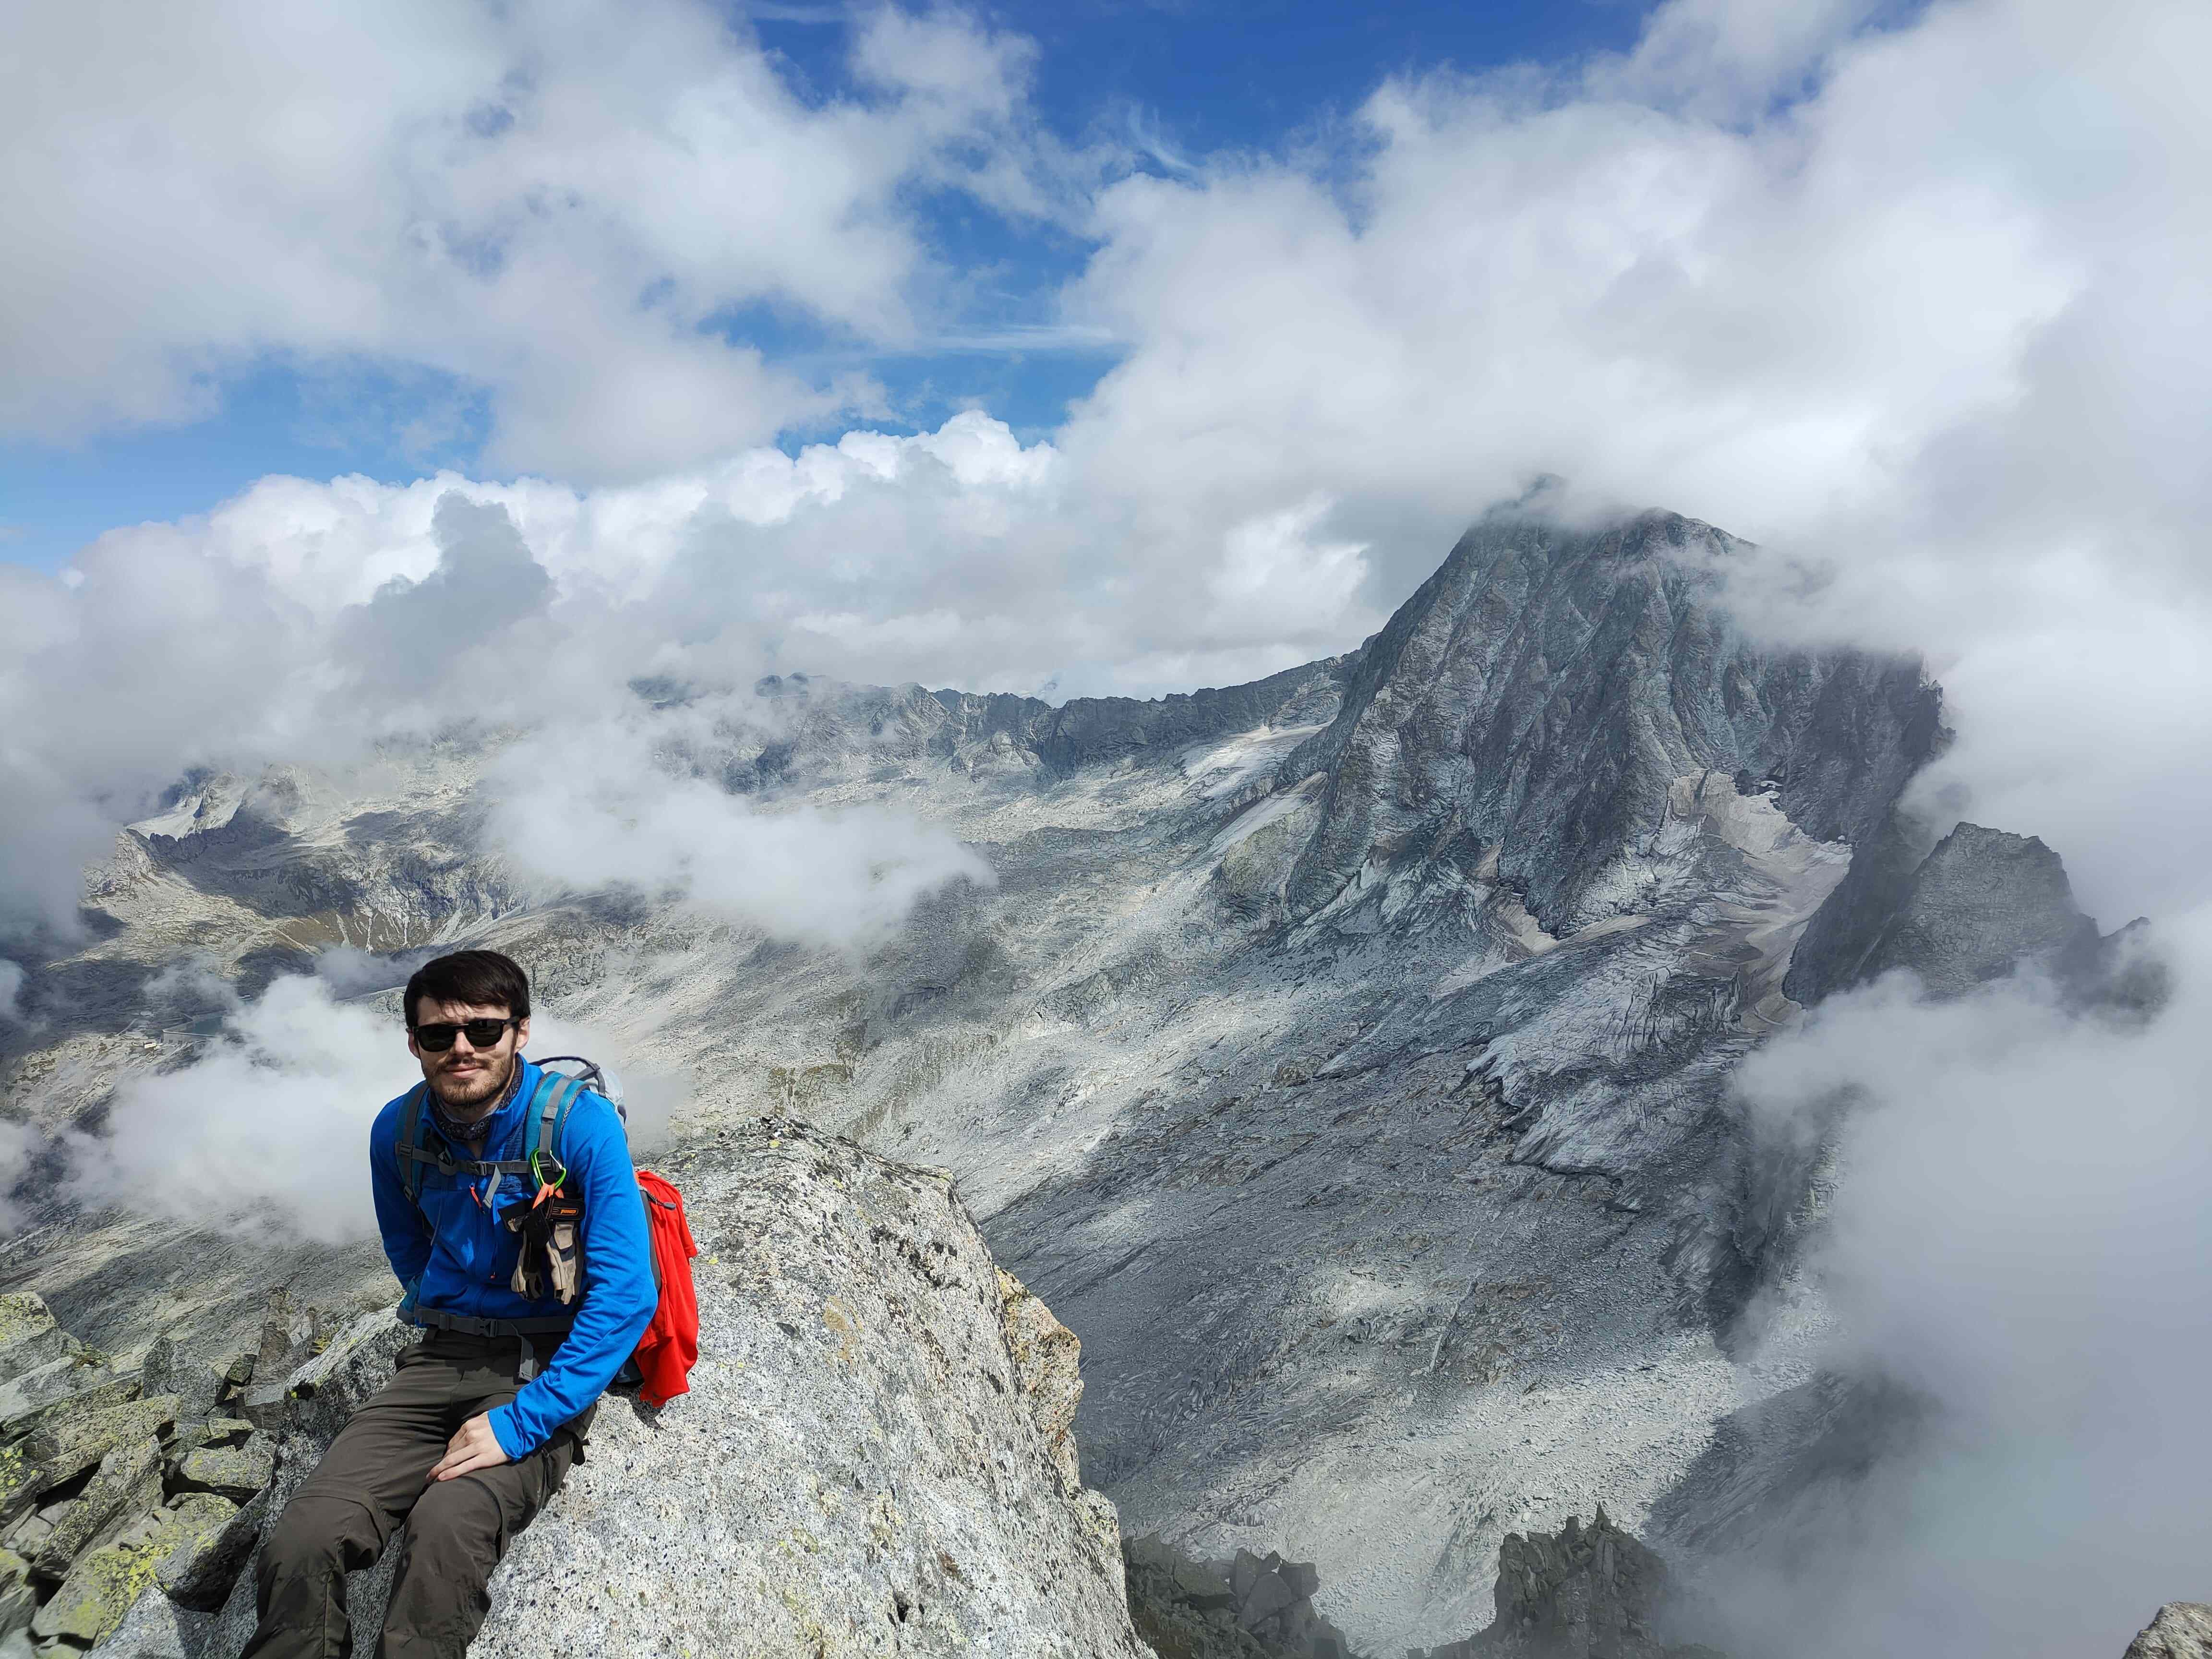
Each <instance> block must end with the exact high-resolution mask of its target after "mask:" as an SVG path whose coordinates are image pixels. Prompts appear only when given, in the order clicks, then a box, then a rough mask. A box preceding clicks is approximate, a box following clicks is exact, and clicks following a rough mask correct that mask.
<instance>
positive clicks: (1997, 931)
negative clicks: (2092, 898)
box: [1807, 823, 2099, 1000]
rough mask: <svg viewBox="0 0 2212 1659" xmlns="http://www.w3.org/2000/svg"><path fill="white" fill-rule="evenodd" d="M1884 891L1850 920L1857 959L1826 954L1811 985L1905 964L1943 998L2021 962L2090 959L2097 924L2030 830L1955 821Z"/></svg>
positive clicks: (2082, 972)
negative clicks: (1874, 911)
mask: <svg viewBox="0 0 2212 1659" xmlns="http://www.w3.org/2000/svg"><path fill="white" fill-rule="evenodd" d="M1863 902H1869V903H1872V904H1875V905H1880V904H1881V898H1880V897H1877V896H1872V895H1869V896H1868V898H1867V899H1866V900H1864V901H1863ZM1853 932H1854V933H1856V934H1863V935H1864V938H1863V949H1861V950H1860V951H1858V953H1857V958H1856V960H1852V959H1850V957H1848V956H1844V955H1839V956H1838V957H1836V958H1835V959H1833V960H1831V961H1829V962H1828V963H1826V965H1825V966H1824V968H1823V969H1822V971H1821V975H1820V981H1821V983H1820V989H1822V990H1824V991H1825V990H1830V989H1841V988H1843V987H1846V986H1849V985H1853V984H1858V983H1862V982H1863V981H1868V980H1872V979H1875V978H1877V977H1879V976H1880V975H1883V974H1886V973H1889V972H1892V971H1893V970H1896V969H1908V970H1910V971H1911V972H1912V973H1914V974H1917V975H1918V976H1919V978H1920V981H1921V983H1922V984H1923V986H1925V987H1926V988H1927V990H1928V993H1929V995H1931V996H1934V997H1936V998H1938V999H1939V1000H1948V999H1950V998H1952V997H1957V996H1962V995H1964V994H1966V993H1967V992H1968V991H1971V990H1972V989H1973V988H1974V987H1976V986H1978V985H1981V984H1984V983H1985V982H1987V981H1990V980H1993V979H2002V978H2003V977H2004V976H2005V975H2008V974H2010V973H2012V972H2014V971H2015V969H2019V968H2021V967H2039V968H2041V969H2044V970H2045V971H2047V972H2049V973H2051V974H2052V975H2054V976H2056V977H2058V978H2060V979H2063V980H2080V979H2083V978H2086V977H2087V975H2090V974H2091V973H2093V971H2094V970H2095V969H2096V967H2097V964H2098V959H2099V950H2098V944H2099V941H2098V938H2097V926H2096V924H2095V923H2094V922H2093V921H2090V920H2089V918H2088V917H2087V916H2086V915H2082V914H2081V909H2080V908H2079V907H2077V906H2076V905H2075V902H2074V890H2073V888H2072V886H2071V884H2069V882H2068V881H2067V879H2066V867H2065V866H2064V865H2063V864H2062V863H2061V862H2060V861H2059V858H2058V854H2056V853H2054V852H2052V851H2051V848H2048V847H2046V846H2045V845H2044V844H2043V843H2042V842H2040V841H2038V840H2037V839H2036V838H2035V837H2034V836H2015V835H2008V834H2007V833H2006V832H2005V831H2003V830H2002V829H1984V828H1983V827H1982V826H1981V825H1979V824H1977V823H1961V824H1960V825H1959V826H1958V827H1957V828H1956V829H1953V830H1952V831H1951V833H1950V834H1949V835H1948V836H1945V837H1944V838H1943V839H1942V841H1941V842H1937V843H1936V848H1935V850H1934V851H1932V852H1930V853H1929V854H1928V856H1927V858H1926V859H1925V860H1923V861H1922V862H1921V863H1920V864H1919V865H1918V866H1917V867H1916V868H1915V869H1914V870H1913V871H1912V872H1911V874H1910V876H1908V877H1906V878H1905V879H1904V880H1903V881H1902V882H1900V883H1899V884H1896V887H1895V890H1894V891H1893V893H1892V894H1890V895H1887V914H1886V915H1880V916H1879V917H1878V918H1876V919H1874V921H1873V923H1872V925H1871V926H1865V925H1862V926H1861V927H1857V928H1856V929H1854V930H1853ZM1853 942H1857V941H1856V940H1854V941H1853ZM1835 948H1836V950H1837V951H1838V952H1842V951H1847V950H1848V949H1849V946H1848V945H1845V944H1843V943H1841V942H1839V943H1838V945H1837V946H1836V947H1835ZM1807 971H1808V974H1809V973H1810V971H1811V969H1809V968H1808V970H1807Z"/></svg>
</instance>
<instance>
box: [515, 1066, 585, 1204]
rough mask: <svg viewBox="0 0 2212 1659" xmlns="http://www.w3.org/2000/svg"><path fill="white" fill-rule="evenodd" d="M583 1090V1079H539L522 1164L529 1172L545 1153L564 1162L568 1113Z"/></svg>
mask: <svg viewBox="0 0 2212 1659" xmlns="http://www.w3.org/2000/svg"><path fill="white" fill-rule="evenodd" d="M583 1091H584V1085H583V1080H582V1079H580V1078H573V1077H568V1076H564V1075H563V1074H562V1073H559V1072H547V1073H544V1074H543V1075H542V1076H541V1077H540V1078H539V1079H538V1092H537V1093H536V1094H535V1095H533V1096H532V1097H531V1101H530V1115H529V1118H528V1120H527V1121H526V1125H525V1127H524V1129H523V1132H522V1162H523V1165H524V1167H525V1168H526V1169H527V1168H528V1167H529V1166H530V1165H531V1164H533V1163H535V1162H536V1161H537V1157H538V1152H540V1151H541V1150H543V1151H544V1152H546V1153H547V1154H549V1155H550V1157H551V1158H554V1159H555V1160H556V1162H558V1161H560V1159H561V1131H562V1129H564V1128H566V1127H568V1113H569V1111H570V1109H572V1108H573V1107H574V1105H575V1103H576V1097H577V1096H578V1095H580V1094H581V1093H582V1092H583ZM567 1167H568V1165H567V1164H566V1163H562V1168H563V1169H566V1168H567ZM535 1178H536V1177H535V1176H534V1175H533V1176H532V1179H535Z"/></svg>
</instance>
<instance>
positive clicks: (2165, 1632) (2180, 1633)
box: [2124, 1601, 2212, 1659]
mask: <svg viewBox="0 0 2212 1659" xmlns="http://www.w3.org/2000/svg"><path fill="white" fill-rule="evenodd" d="M2124 1659H2212V1606H2207V1605H2206V1604H2205V1603H2203V1602H2202V1601H2168V1602H2167V1603H2166V1605H2165V1606H2164V1607H2160V1609H2159V1610H2158V1617H2157V1618H2155V1619H2154V1620H2151V1621H2150V1623H2148V1625H2146V1626H2143V1627H2142V1631H2141V1632H2138V1633H2137V1635H2136V1639H2135V1640H2134V1641H2132V1642H2130V1643H2129V1644H2128V1650H2127V1653H2126V1654H2125V1655H2124Z"/></svg>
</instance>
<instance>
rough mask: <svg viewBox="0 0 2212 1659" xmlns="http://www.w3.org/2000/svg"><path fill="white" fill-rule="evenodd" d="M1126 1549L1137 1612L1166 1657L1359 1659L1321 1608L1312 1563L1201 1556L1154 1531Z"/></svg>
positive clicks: (1248, 1555)
mask: <svg viewBox="0 0 2212 1659" xmlns="http://www.w3.org/2000/svg"><path fill="white" fill-rule="evenodd" d="M1122 1554H1123V1557H1124V1560H1125V1565H1126V1568H1127V1581H1128V1589H1129V1612H1130V1615H1131V1617H1132V1618H1133V1619H1134V1620H1135V1621H1136V1626H1137V1633H1138V1634H1139V1636H1141V1637H1143V1638H1144V1639H1145V1640H1146V1642H1148V1643H1150V1644H1152V1650H1153V1651H1154V1652H1155V1653H1156V1654H1158V1656H1159V1659H1352V1649H1351V1646H1350V1644H1348V1643H1346V1640H1345V1636H1344V1632H1342V1631H1340V1630H1339V1629H1337V1628H1336V1626H1334V1625H1332V1624H1331V1623H1330V1622H1329V1621H1328V1620H1327V1619H1326V1618H1324V1617H1322V1614H1321V1613H1319V1612H1318V1611H1317V1610H1316V1608H1315V1607H1314V1605H1313V1595H1314V1592H1315V1591H1316V1589H1319V1588H1320V1585H1321V1575H1320V1573H1319V1572H1318V1571H1316V1568H1315V1566H1314V1565H1313V1563H1312V1562H1310V1561H1285V1560H1284V1559H1283V1558H1282V1557H1281V1556H1279V1555H1278V1554H1275V1553H1273V1552H1272V1551H1271V1552H1269V1553H1268V1554H1267V1555H1266V1556H1265V1557H1261V1556H1257V1555H1255V1554H1253V1553H1252V1552H1251V1551H1249V1550H1239V1551H1238V1552H1237V1555H1236V1557H1235V1559H1232V1560H1227V1561H1198V1560H1194V1559H1192V1558H1191V1557H1189V1556H1188V1555H1186V1554H1184V1553H1182V1551H1181V1550H1179V1549H1177V1548H1176V1547H1174V1546H1173V1545H1171V1544H1170V1543H1168V1542H1167V1541H1165V1540H1164V1539H1162V1538H1160V1537H1158V1535H1157V1534H1149V1533H1148V1534H1146V1535H1145V1536H1143V1537H1141V1538H1133V1539H1131V1540H1129V1541H1128V1542H1127V1544H1126V1545H1125V1546H1124V1547H1123V1551H1122Z"/></svg>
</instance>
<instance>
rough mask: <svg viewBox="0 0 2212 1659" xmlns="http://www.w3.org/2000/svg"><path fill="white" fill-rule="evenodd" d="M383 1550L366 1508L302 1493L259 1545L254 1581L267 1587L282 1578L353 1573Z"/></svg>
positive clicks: (337, 1499) (322, 1496)
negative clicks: (256, 1578) (256, 1580)
mask: <svg viewBox="0 0 2212 1659" xmlns="http://www.w3.org/2000/svg"><path fill="white" fill-rule="evenodd" d="M383 1544H384V1540H383V1537H382V1536H381V1534H380V1529H379V1528H378V1527H377V1524H376V1518H375V1516H374V1515H373V1514H371V1512H370V1511H369V1510H368V1506H367V1505H366V1504H361V1503H358V1502H356V1501H355V1500H354V1499H352V1498H333V1497H329V1496H326V1495H325V1494H323V1493H320V1492H301V1493H300V1494H299V1495H298V1496H297V1497H295V1498H293V1500H292V1501H291V1502H290V1503H289V1504H286V1505H285V1506H284V1512H283V1514H282V1515H279V1516H277V1517H276V1525H275V1526H273V1527H271V1528H270V1529H269V1535H268V1537H266V1538H265V1539H264V1540H263V1541H262V1543H261V1564H260V1567H259V1569H258V1576H259V1577H260V1580H261V1582H262V1583H263V1584H264V1585H268V1584H271V1583H276V1582H278V1581H280V1580H283V1579H285V1578H294V1577H321V1576H327V1575H330V1574H333V1573H346V1572H357V1571H360V1570H361V1569H362V1567H365V1566H367V1565H369V1564H370V1563H372V1562H374V1560H375V1559H376V1558H377V1556H378V1555H379V1554H380V1553H381V1552H382V1549H383Z"/></svg>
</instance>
